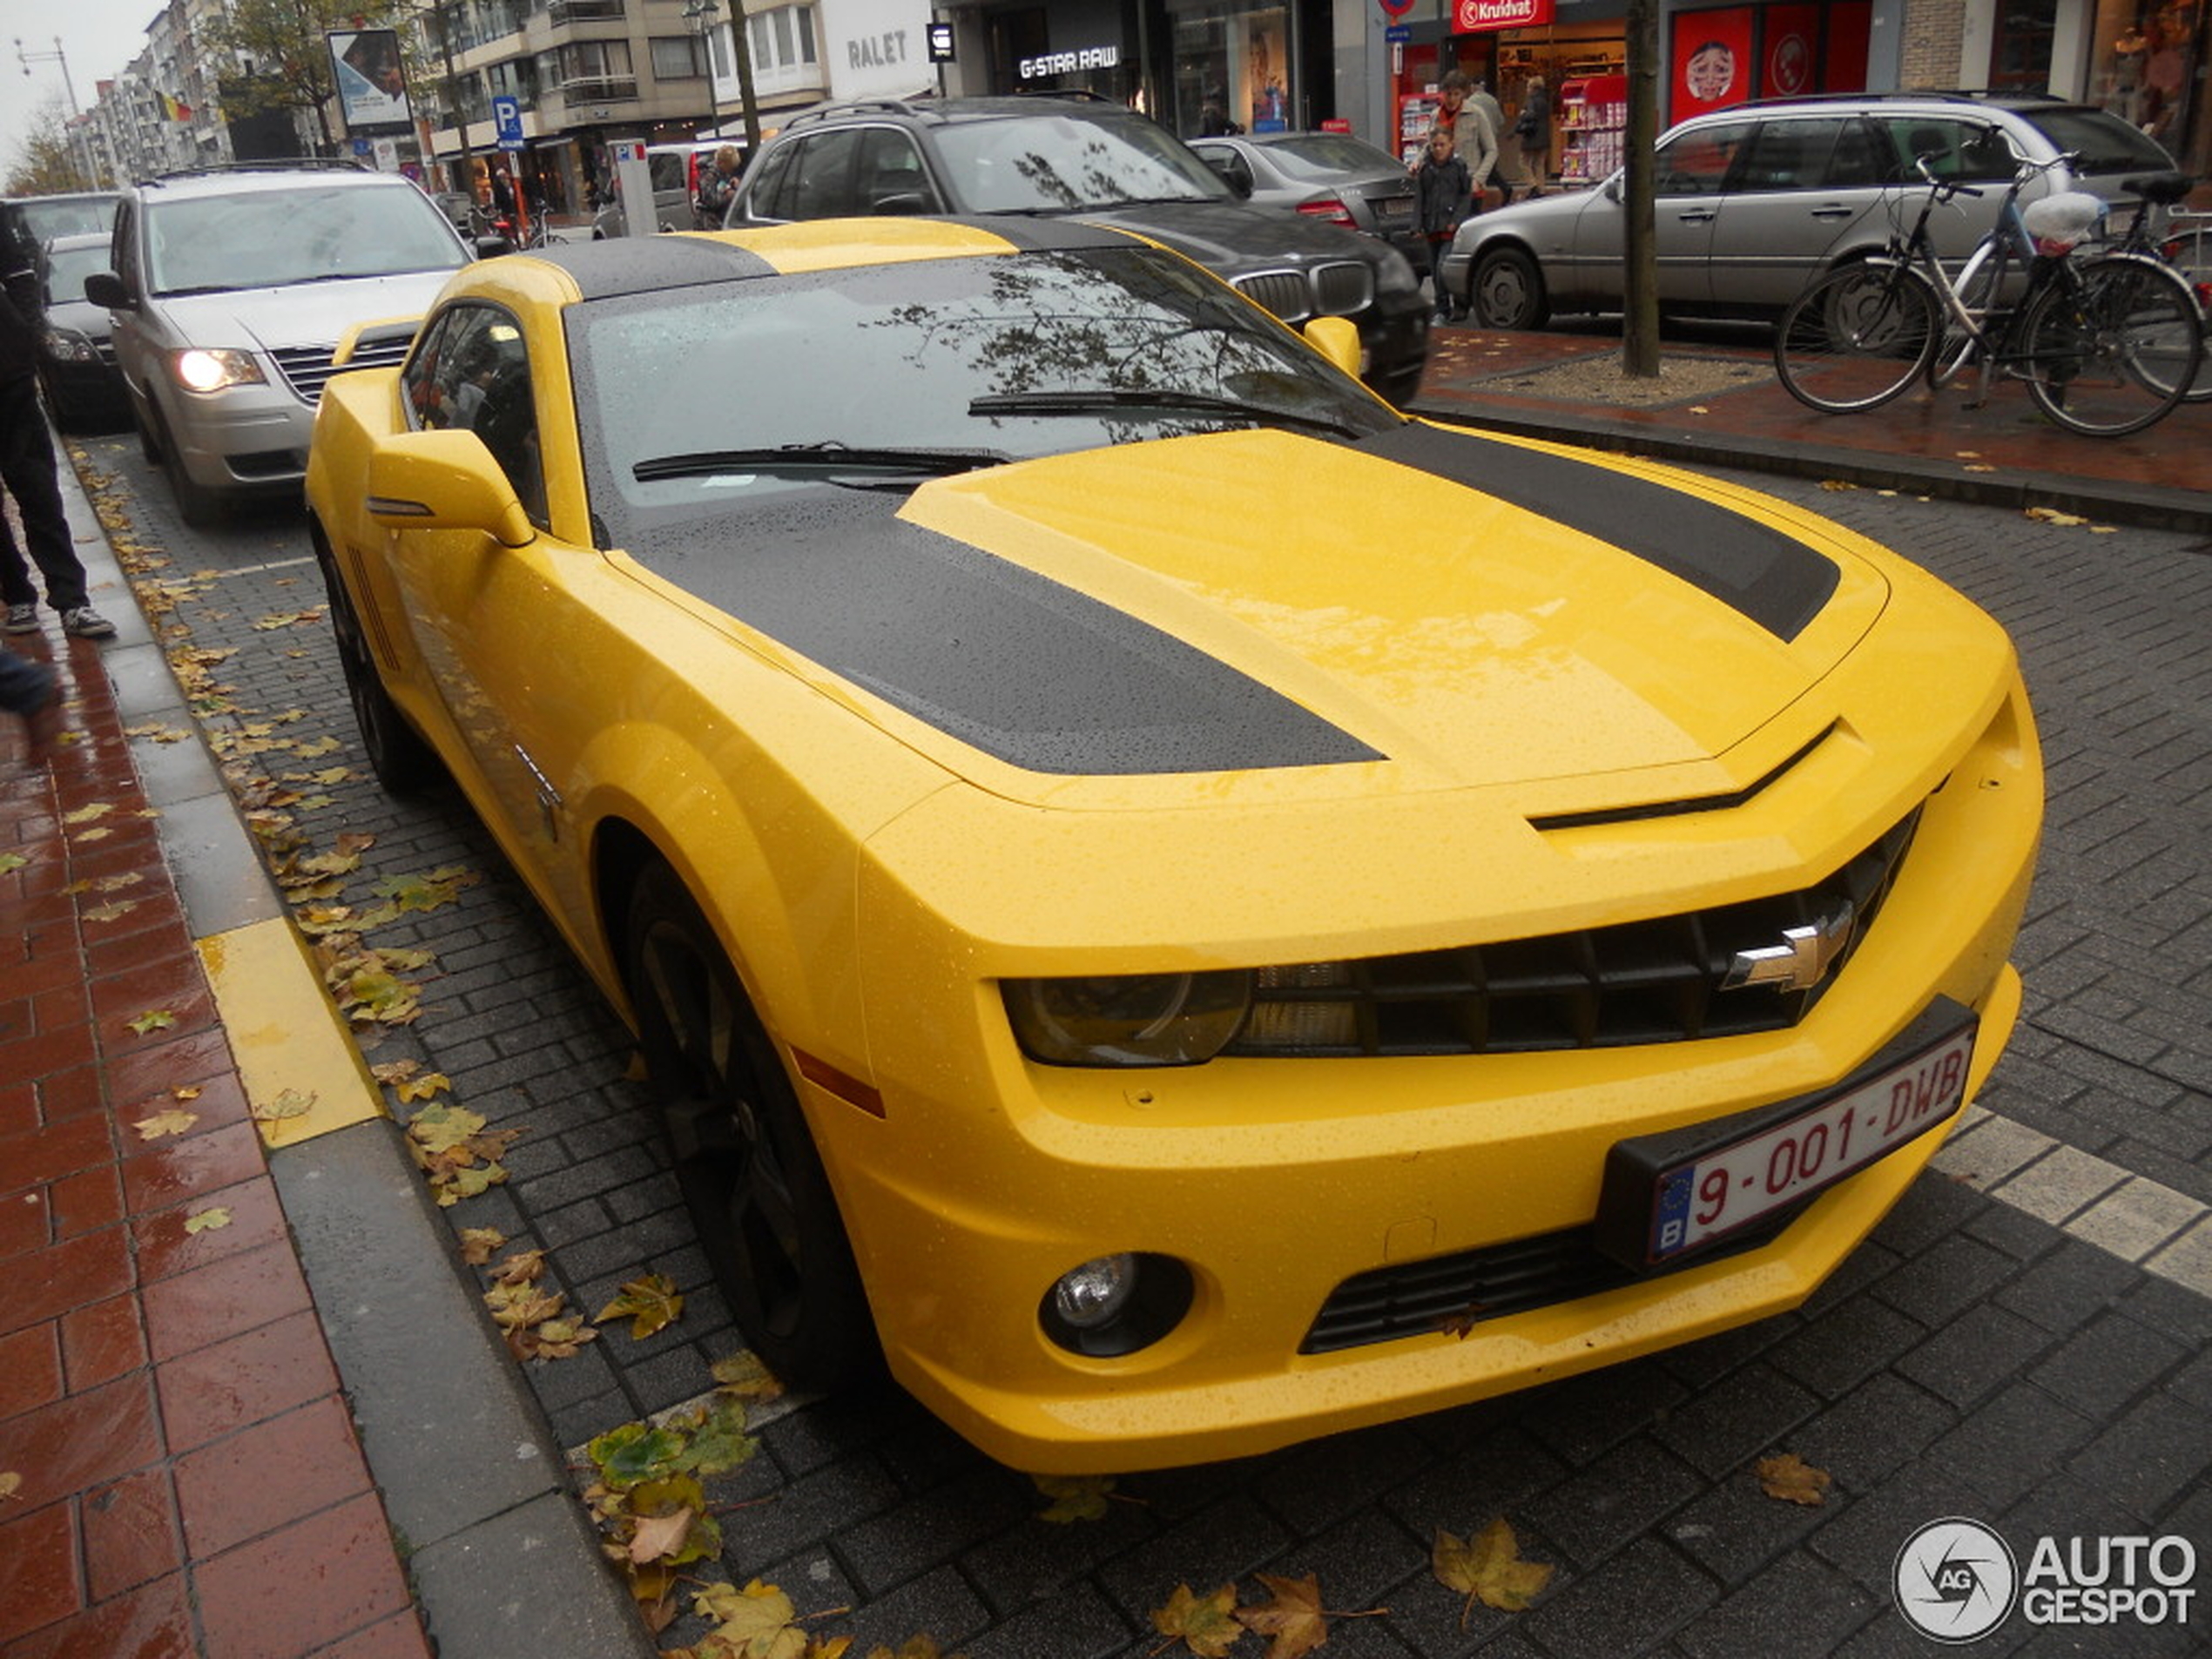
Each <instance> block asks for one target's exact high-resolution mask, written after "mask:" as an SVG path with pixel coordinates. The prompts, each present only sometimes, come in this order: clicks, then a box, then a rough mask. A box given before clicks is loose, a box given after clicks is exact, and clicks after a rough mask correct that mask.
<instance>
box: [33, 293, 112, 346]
mask: <svg viewBox="0 0 2212 1659" xmlns="http://www.w3.org/2000/svg"><path fill="white" fill-rule="evenodd" d="M46 320H47V321H48V322H50V323H51V324H52V325H53V326H54V327H57V328H66V329H68V330H69V331H70V332H71V333H72V334H83V335H84V336H85V338H87V339H88V340H105V339H106V338H107V337H108V331H109V327H110V324H109V321H108V314H107V308H106V307H104V306H96V305H94V304H93V303H92V302H91V300H57V301H56V302H55V303H53V304H52V305H50V306H48V307H46Z"/></svg>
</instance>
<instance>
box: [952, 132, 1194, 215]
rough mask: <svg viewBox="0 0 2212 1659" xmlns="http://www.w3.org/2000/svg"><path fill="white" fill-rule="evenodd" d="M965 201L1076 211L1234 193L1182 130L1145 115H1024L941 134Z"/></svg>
mask: <svg viewBox="0 0 2212 1659" xmlns="http://www.w3.org/2000/svg"><path fill="white" fill-rule="evenodd" d="M934 138H935V139H936V144H937V152H938V154H939V156H940V157H941V158H942V160H943V162H944V166H945V172H946V173H947V174H948V177H949V179H950V180H951V183H952V186H953V189H954V192H955V193H956V194H957V195H958V196H959V197H960V199H961V206H963V207H965V208H967V209H968V211H969V212H976V213H1053V212H1080V211H1082V210H1084V209H1087V208H1097V207H1114V206H1121V205H1123V204H1124V203H1129V202H1152V201H1233V200H1235V199H1236V197H1235V194H1234V192H1231V190H1230V188H1229V186H1228V185H1224V183H1222V181H1221V177H1220V175H1219V174H1218V173H1217V172H1214V170H1213V169H1212V168H1211V167H1209V166H1208V165H1206V164H1205V163H1204V161H1202V160H1200V159H1199V158H1198V157H1197V154H1196V153H1195V152H1192V151H1191V150H1190V148H1189V147H1188V146H1187V145H1184V142H1183V140H1181V139H1180V138H1177V137H1176V136H1175V135H1174V134H1173V133H1171V132H1168V131H1167V130H1166V129H1164V128H1163V127H1158V126H1155V125H1153V124H1152V123H1151V122H1150V121H1147V120H1144V119H1143V118H1138V117H1125V118H1114V119H1111V120H1087V119H1085V118H1082V117H1080V116H1068V115H1042V114H1040V115H1026V116H1015V117H1013V118H1008V119H1005V120H986V121H954V122H949V123H948V124H947V125H944V126H942V127H941V128H939V129H938V130H937V131H936V132H935V133H934Z"/></svg>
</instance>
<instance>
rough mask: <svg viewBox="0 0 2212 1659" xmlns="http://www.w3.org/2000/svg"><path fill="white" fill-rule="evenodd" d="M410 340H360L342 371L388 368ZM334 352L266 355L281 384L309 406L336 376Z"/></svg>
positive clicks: (289, 350) (293, 349)
mask: <svg viewBox="0 0 2212 1659" xmlns="http://www.w3.org/2000/svg"><path fill="white" fill-rule="evenodd" d="M413 339H414V337H413V336H412V335H411V334H410V335H406V336H403V337H401V338H400V339H396V340H372V339H368V338H366V337H364V338H363V339H362V340H361V341H359V342H358V343H357V344H356V345H355V346H354V354H353V355H352V356H351V357H349V358H347V360H346V368H349V369H353V368H391V367H392V365H393V364H395V363H396V362H398V361H400V360H401V359H402V358H404V357H405V356H406V355H407V348H408V346H409V345H411V344H412V343H413ZM337 350H338V347H337V346H336V345H335V344H332V345H328V346H287V347H283V348H281V349H280V350H276V351H273V352H271V353H270V354H269V355H270V356H272V357H273V358H275V359H276V365H277V368H278V369H279V371H280V372H281V373H282V374H283V375H284V379H285V383H286V384H287V385H288V386H290V387H291V388H292V389H293V391H294V392H296V393H297V394H299V395H300V399H301V400H302V401H305V402H308V403H313V402H314V401H316V400H317V399H318V398H320V397H321V395H322V388H323V387H324V386H325V385H326V384H327V382H328V381H329V380H330V377H331V375H333V374H336V373H338V372H339V371H338V370H336V369H334V368H332V367H331V361H330V360H331V358H332V357H333V356H334V354H336V352H337Z"/></svg>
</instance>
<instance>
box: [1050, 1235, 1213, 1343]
mask: <svg viewBox="0 0 2212 1659" xmlns="http://www.w3.org/2000/svg"><path fill="white" fill-rule="evenodd" d="M1196 1288H1197V1287H1196V1285H1195V1282H1194V1281H1193V1280H1192V1278H1191V1277H1190V1269H1189V1268H1188V1267H1185V1266H1184V1264H1182V1263H1181V1262H1179V1261H1177V1260H1176V1259H1175V1258H1174V1257H1172V1256H1156V1255H1153V1254H1151V1253H1150V1252H1149V1251H1143V1252H1130V1251H1123V1252H1121V1253H1119V1254H1117V1255H1113V1256H1100V1257H1096V1258H1093V1259H1092V1260H1090V1261H1087V1262H1085V1263H1084V1264H1082V1266H1081V1267H1076V1268H1071V1269H1069V1271H1067V1272H1065V1273H1062V1275H1061V1276H1060V1277H1059V1278H1057V1279H1055V1280H1054V1281H1053V1285H1052V1288H1051V1289H1050V1290H1049V1291H1046V1292H1045V1293H1044V1298H1043V1300H1042V1301H1041V1302H1040V1303H1039V1304H1038V1305H1037V1323H1038V1324H1040V1325H1042V1326H1043V1327H1044V1333H1045V1335H1047V1336H1048V1337H1049V1338H1051V1339H1052V1340H1053V1341H1054V1342H1055V1344H1056V1345H1059V1346H1061V1347H1062V1348H1065V1349H1066V1350H1067V1351H1068V1352H1070V1353H1080V1354H1089V1355H1092V1356H1094V1357H1096V1358H1101V1359H1105V1358H1110V1357H1112V1356H1114V1355H1116V1354H1125V1353H1135V1352H1136V1351H1137V1350H1138V1349H1140V1348H1146V1347H1150V1345H1152V1344H1153V1343H1155V1342H1157V1341H1158V1340H1159V1339H1161V1338H1162V1337H1163V1336H1165V1335H1167V1333H1168V1332H1170V1331H1172V1330H1174V1329H1175V1327H1176V1326H1177V1325H1180V1324H1182V1323H1183V1316H1184V1314H1186V1313H1188V1312H1190V1304H1191V1301H1192V1298H1193V1297H1194V1295H1195V1293H1196Z"/></svg>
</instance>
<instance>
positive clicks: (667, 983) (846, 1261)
mask: <svg viewBox="0 0 2212 1659" xmlns="http://www.w3.org/2000/svg"><path fill="white" fill-rule="evenodd" d="M622 968H623V981H624V986H625V987H626V988H627V989H628V991H629V994H630V1002H631V1008H632V1010H633V1011H634V1013H635V1015H636V1017H637V1037H638V1042H639V1046H640V1047H641V1048H642V1049H643V1050H644V1056H645V1071H646V1077H647V1080H648V1082H649V1084H650V1086H651V1090H652V1094H653V1098H654V1102H655V1103H656V1104H657V1105H658V1108H659V1109H660V1112H661V1116H662V1119H663V1121H664V1123H665V1124H666V1126H667V1130H668V1139H669V1146H670V1150H671V1152H672V1154H673V1155H674V1157H675V1162H676V1177H677V1182H678V1185H679V1186H680V1187H681V1189H682V1190H683V1193H684V1201H685V1204H686V1205H687V1206H688V1207H689V1208H690V1210H691V1218H692V1221H693V1223H694V1224H696V1225H697V1227H698V1234H699V1242H700V1244H701V1245H702V1246H703V1247H704V1248H705V1251H706V1254H707V1258H708V1260H709V1261H710V1262H711V1264H713V1267H714V1271H715V1275H716V1277H717V1278H718V1279H719V1280H720V1282H721V1285H722V1289H723V1293H724V1295H725V1297H726V1298H728V1300H729V1303H730V1308H731V1312H732V1315H733V1316H734V1317H735V1318H736V1319H737V1322H738V1327H739V1328H740V1329H741V1330H742V1331H743V1332H745V1339H746V1340H747V1341H748V1342H749V1343H751V1344H752V1350H753V1352H755V1353H757V1354H759V1357H760V1359H761V1360H762V1362H763V1363H764V1364H765V1365H766V1366H767V1367H768V1368H769V1369H770V1370H771V1371H772V1372H775V1373H776V1375H777V1376H778V1377H779V1378H781V1379H783V1380H784V1381H785V1382H786V1383H787V1384H789V1385H790V1386H792V1387H795V1388H801V1389H806V1390H809V1391H814V1392H824V1393H826V1392H829V1391H832V1390H839V1389H848V1390H849V1389H851V1388H853V1387H854V1386H863V1385H866V1384H867V1383H869V1382H872V1381H873V1380H874V1379H877V1378H878V1377H879V1376H880V1374H881V1367H882V1357H881V1352H880V1348H879V1347H878V1345H877V1342H876V1335H875V1325H874V1322H873V1319H872V1318H871V1317H870V1315H869V1312H868V1302H867V1292H866V1291H865V1290H863V1289H862V1287H861V1285H860V1271H859V1270H858V1268H856V1267H855V1266H854V1265H853V1251H852V1246H851V1244H849V1243H848V1242H847V1240H846V1234H845V1226H844V1223H843V1221H842V1219H841V1218H840V1216H839V1214H838V1209H837V1200H836V1197H835V1196H834V1195H833V1193H832V1192H831V1190H830V1185H829V1177H828V1175H827V1174H826V1172H825V1171H824V1170H823V1168H822V1162H821V1157H820V1155H819V1153H818V1152H817V1151H816V1150H815V1148H814V1140H813V1135H812V1134H811V1133H810V1132H809V1131H808V1130H807V1127H806V1115H805V1114H804V1112H802V1111H801V1109H800V1108H799V1100H798V1097H797V1096H796V1095H794V1094H793V1093H792V1087H791V1081H790V1079H789V1077H788V1076H786V1074H785V1071H784V1068H783V1063H782V1062H781V1060H780V1059H779V1057H778V1055H777V1052H776V1049H775V1045H774V1044H773V1043H772V1042H770V1040H769V1038H768V1034H767V1032H766V1030H765V1028H763V1027H762V1026H761V1024H760V1022H759V1019H758V1018H757V1017H756V1016H755V1015H754V1013H753V1011H752V1004H751V1003H750V1002H749V1001H747V1000H746V997H745V989H744V987H743V986H742V984H741V983H740V982H739V981H738V974H737V970H736V969H735V968H732V966H731V965H730V961H729V958H728V957H727V956H726V955H725V954H724V953H723V950H722V948H721V945H720V943H719V942H718V941H717V940H716V938H715V935H714V930H713V929H712V928H711V927H709V926H708V925H707V921H706V918H705V916H704V915H703V914H700V911H699V907H698V904H697V903H695V902H694V901H693V900H692V898H691V894H689V893H688V892H686V891H685V887H684V884H683V882H682V881H681V880H678V877H677V875H676V873H675V872H674V871H672V870H671V869H670V868H669V867H667V866H666V865H664V864H652V865H649V866H647V867H646V868H645V870H644V873H642V874H640V875H639V877H638V878H637V886H636V887H635V888H634V889H633V890H632V893H631V902H630V907H629V910H628V912H627V918H626V922H625V926H624V939H623V949H622Z"/></svg>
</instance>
